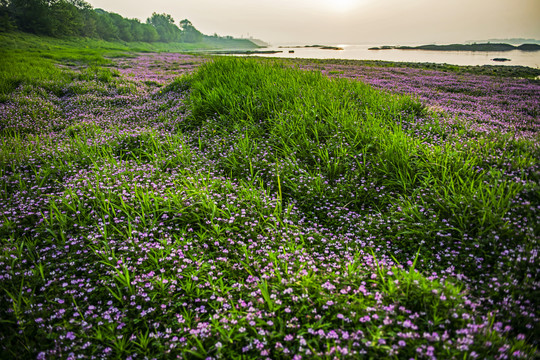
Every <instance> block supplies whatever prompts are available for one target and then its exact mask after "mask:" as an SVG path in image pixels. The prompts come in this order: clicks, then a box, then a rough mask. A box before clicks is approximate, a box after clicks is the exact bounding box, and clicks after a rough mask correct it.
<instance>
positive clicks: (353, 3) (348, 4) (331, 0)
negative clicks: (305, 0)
mask: <svg viewBox="0 0 540 360" xmlns="http://www.w3.org/2000/svg"><path fill="white" fill-rule="evenodd" d="M364 2H365V0H325V1H324V3H325V6H326V7H327V8H328V9H330V10H333V11H336V12H346V11H350V10H352V9H354V8H356V7H357V6H358V5H360V4H362V3H364Z"/></svg>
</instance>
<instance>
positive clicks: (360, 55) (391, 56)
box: [252, 45, 540, 68]
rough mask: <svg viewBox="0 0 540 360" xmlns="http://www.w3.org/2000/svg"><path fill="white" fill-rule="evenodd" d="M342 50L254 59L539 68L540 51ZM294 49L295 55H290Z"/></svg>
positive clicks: (365, 47) (350, 47)
mask: <svg viewBox="0 0 540 360" xmlns="http://www.w3.org/2000/svg"><path fill="white" fill-rule="evenodd" d="M336 46H339V47H341V48H343V50H322V49H317V48H292V47H291V48H286V47H284V48H279V47H269V48H266V49H263V50H277V51H283V52H282V53H277V54H256V55H252V56H264V57H283V58H310V59H353V60H385V61H405V62H430V63H439V64H444V63H446V64H454V65H522V66H529V67H533V68H540V51H531V52H527V51H520V50H513V51H496V52H495V51H494V52H484V51H474V52H473V51H429V50H368V48H370V47H373V46H378V45H336ZM289 50H294V53H289ZM493 58H507V59H510V60H511V61H507V62H497V61H493V60H491V59H493Z"/></svg>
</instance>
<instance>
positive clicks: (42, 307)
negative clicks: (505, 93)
mask: <svg viewBox="0 0 540 360" xmlns="http://www.w3.org/2000/svg"><path fill="white" fill-rule="evenodd" d="M25 51H28V50H25ZM62 51H65V52H66V53H70V54H72V55H71V56H74V55H73V53H77V52H76V51H75V50H73V49H70V48H69V47H66V48H64V50H62ZM55 52H56V53H58V54H60V53H61V51H60V52H57V51H55ZM79 55H80V54H79ZM87 55H88V54H84V55H80V56H82V58H83V59H87V58H86V56H87ZM100 55H101V53H100ZM21 56H24V54H21ZM58 56H61V55H58ZM171 56H172V55H171ZM154 58H155V59H156V61H158V60H159V61H163V63H162V64H161V66H155V65H152V66H147V65H148V64H147V63H146V61H148V57H143V56H141V57H134V58H133V59H125V58H122V59H109V60H108V61H109V63H105V64H95V65H94V66H90V67H87V66H82V65H84V63H81V66H80V68H77V69H71V70H69V71H68V72H67V75H66V74H65V73H64V72H65V71H66V70H63V69H58V68H55V69H56V70H57V71H58V79H53V78H51V79H50V80H51V81H41V82H38V81H36V82H31V79H30V78H28V79H26V80H24V81H22V82H21V85H19V86H18V87H16V88H15V90H14V91H11V92H9V93H6V94H8V95H6V101H5V102H4V103H3V104H0V131H1V132H2V134H3V136H2V137H1V139H2V140H1V142H0V186H1V187H2V192H1V193H0V194H1V195H0V208H1V209H2V210H3V212H2V213H1V214H0V221H1V222H0V246H1V253H0V264H1V265H0V318H1V319H2V326H1V327H0V349H1V351H2V353H1V356H2V357H6V358H8V357H14V356H17V357H19V358H36V357H37V358H49V357H54V358H71V357H82V358H92V357H94V358H111V359H116V358H118V359H120V358H130V357H131V358H136V357H138V358H143V357H148V358H153V357H156V358H173V357H176V356H180V357H184V358H215V359H217V358H223V359H229V358H254V359H255V358H257V359H258V358H274V359H276V358H284V359H288V358H293V359H300V358H315V359H318V358H320V359H324V358H334V357H338V358H344V359H345V358H351V359H357V358H367V359H369V358H399V359H401V358H426V359H430V358H434V357H437V358H448V359H451V358H456V359H458V358H459V359H463V358H485V359H499V358H505V357H516V358H534V357H535V356H536V355H538V353H537V350H536V346H537V340H538V338H537V336H536V334H537V333H538V324H539V321H538V320H539V319H538V315H537V312H536V310H535V309H536V296H537V293H538V290H539V288H538V281H537V279H538V272H539V267H538V256H537V253H538V240H539V231H540V229H539V226H538V222H537V221H536V219H538V216H539V214H538V209H539V204H540V196H539V194H540V192H539V181H540V179H539V178H538V174H539V171H538V169H539V163H538V159H540V153H539V147H538V141H537V139H535V138H534V137H531V136H529V135H527V136H515V137H511V136H509V135H508V134H505V133H503V132H499V131H494V130H493V128H489V129H491V130H492V131H479V130H477V128H475V127H469V126H467V124H465V123H461V122H459V121H452V120H453V119H450V118H447V117H445V115H444V113H441V112H436V111H433V110H432V109H430V108H428V107H427V106H426V104H425V103H422V102H420V101H419V100H418V99H416V98H414V97H411V96H405V95H399V94H394V93H391V92H390V91H381V90H377V89H375V88H374V87H372V86H369V85H367V84H365V83H362V82H359V81H354V80H349V79H339V78H336V79H331V78H327V77H326V76H324V75H323V74H322V73H321V72H320V71H304V70H300V69H295V68H293V67H291V66H290V63H288V62H282V61H277V60H263V59H260V60H253V59H252V60H246V59H237V58H216V59H214V60H213V61H207V62H204V63H203V64H202V65H200V66H199V67H198V69H197V70H196V71H195V72H193V73H192V74H186V75H184V76H182V77H179V78H176V79H172V78H171V79H169V80H168V81H167V82H166V85H165V86H160V85H161V84H162V83H161V82H158V81H155V79H156V74H157V73H159V74H161V76H164V75H163V73H166V72H167V71H170V67H171V66H170V65H169V64H170V62H169V63H165V60H164V59H166V58H165V57H164V56H163V54H161V55H156V56H155V57H154ZM129 61H132V62H131V63H130V62H129ZM137 61H141V62H143V65H144V66H140V67H136V66H135V65H134V63H136V62H137ZM192 61H193V60H192V58H188V57H187V56H186V55H180V54H174V64H175V65H174V66H175V67H182V66H191V65H192ZM49 64H51V66H52V59H51V62H50V63H49V62H46V61H45V60H43V61H42V62H38V63H36V65H35V66H36V68H45V69H50V68H49ZM188 64H189V65H188ZM103 65H107V66H106V67H105V66H103ZM112 65H114V66H112ZM124 66H127V67H128V68H127V69H124ZM314 66H318V64H314ZM56 70H55V71H56ZM126 70H127V72H126ZM36 71H37V70H36ZM45 71H48V70H45ZM152 71H155V73H152ZM414 75H415V76H418V74H414ZM54 76H56V75H54ZM61 76H66V77H67V78H70V79H72V81H71V82H70V83H67V82H65V81H64V80H62V79H63V78H61ZM171 76H172V75H171ZM150 79H152V81H150ZM159 80H160V81H161V79H159ZM483 81H485V79H483ZM54 84H61V86H60V85H58V87H59V88H63V87H65V90H66V91H64V92H62V93H58V92H55V86H57V85H54ZM439 85H440V83H439ZM445 85H447V86H450V85H449V84H448V83H445ZM521 85H523V86H530V87H534V86H536V85H535V83H534V82H527V83H526V84H525V85H524V84H521ZM435 90H436V89H434V91H435ZM522 94H527V92H523V93H522ZM523 96H525V95H523ZM478 104H479V105H482V104H484V102H479V103H478ZM534 106H536V105H534ZM534 106H533V107H531V109H536V108H535V107H534ZM535 129H536V128H534V127H533V128H532V130H531V131H535Z"/></svg>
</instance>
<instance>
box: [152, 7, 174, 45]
mask: <svg viewBox="0 0 540 360" xmlns="http://www.w3.org/2000/svg"><path fill="white" fill-rule="evenodd" d="M146 22H147V23H148V24H150V25H152V26H153V27H154V28H155V29H156V31H157V33H158V35H159V41H162V42H174V41H180V40H181V35H182V33H181V31H180V29H179V28H178V27H177V26H176V25H175V24H174V19H173V18H172V16H171V15H169V14H157V13H153V14H152V17H150V18H148V19H147V20H146Z"/></svg>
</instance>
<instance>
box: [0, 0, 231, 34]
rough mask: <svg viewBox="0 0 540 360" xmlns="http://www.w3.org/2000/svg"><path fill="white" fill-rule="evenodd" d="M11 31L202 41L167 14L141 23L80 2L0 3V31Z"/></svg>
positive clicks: (190, 27)
mask: <svg viewBox="0 0 540 360" xmlns="http://www.w3.org/2000/svg"><path fill="white" fill-rule="evenodd" d="M13 30H20V31H24V32H29V33H34V34H38V35H48V36H53V37H64V36H84V37H90V38H99V39H103V40H109V41H112V40H123V41H144V42H156V41H161V42H186V43H196V42H201V41H202V40H203V38H204V37H205V35H203V34H202V33H201V32H200V31H199V30H197V29H196V28H195V27H194V26H193V24H191V22H190V21H189V20H187V19H185V20H182V21H180V22H179V24H178V26H177V25H176V24H175V22H174V19H173V18H172V16H171V15H168V14H157V13H153V14H152V16H151V17H149V18H148V19H147V20H146V23H142V22H140V21H139V20H138V19H127V18H125V17H123V16H121V15H119V14H115V13H111V12H107V11H105V10H102V9H94V8H92V6H91V5H90V4H88V3H87V2H85V1H83V0H0V31H13ZM214 37H217V35H214ZM227 38H230V37H227Z"/></svg>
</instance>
